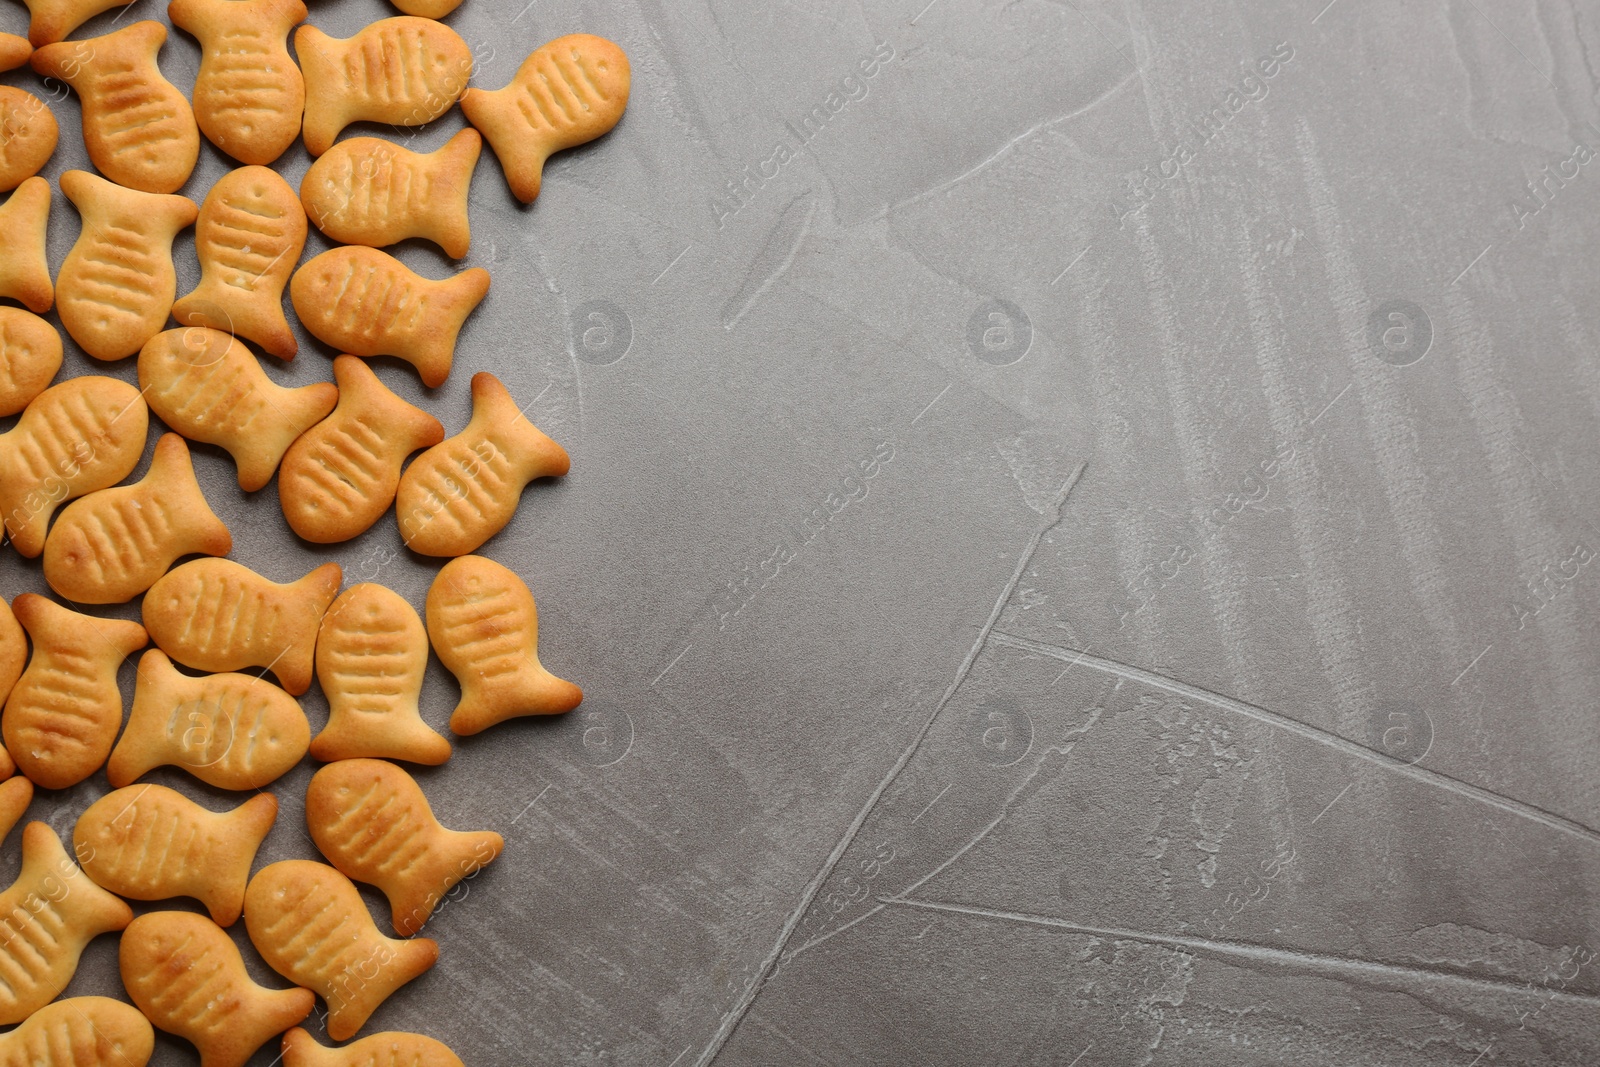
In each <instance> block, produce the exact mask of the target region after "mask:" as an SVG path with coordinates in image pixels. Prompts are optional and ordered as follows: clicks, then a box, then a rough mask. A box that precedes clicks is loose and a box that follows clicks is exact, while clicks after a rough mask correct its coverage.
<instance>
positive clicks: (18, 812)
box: [0, 600, 33, 1062]
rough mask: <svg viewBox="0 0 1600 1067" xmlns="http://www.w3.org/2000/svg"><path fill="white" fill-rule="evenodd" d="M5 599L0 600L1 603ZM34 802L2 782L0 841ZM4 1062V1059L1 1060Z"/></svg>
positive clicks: (20, 781) (22, 787)
mask: <svg viewBox="0 0 1600 1067" xmlns="http://www.w3.org/2000/svg"><path fill="white" fill-rule="evenodd" d="M3 603H5V601H3V600H0V604H3ZM32 803H33V783H32V782H30V781H28V780H27V779H26V778H23V777H21V776H20V775H19V776H18V777H16V778H7V779H6V780H5V781H4V782H0V841H3V840H5V837H6V835H7V834H9V833H11V830H12V827H14V826H16V825H17V823H19V822H21V821H22V817H23V816H24V815H26V814H27V812H28V805H29V804H32ZM0 1062H4V1061H0Z"/></svg>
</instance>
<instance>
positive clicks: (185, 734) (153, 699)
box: [106, 648, 311, 789]
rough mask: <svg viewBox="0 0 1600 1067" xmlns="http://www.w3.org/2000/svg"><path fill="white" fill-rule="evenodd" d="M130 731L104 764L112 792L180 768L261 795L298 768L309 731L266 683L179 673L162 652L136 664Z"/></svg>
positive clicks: (295, 707) (296, 708)
mask: <svg viewBox="0 0 1600 1067" xmlns="http://www.w3.org/2000/svg"><path fill="white" fill-rule="evenodd" d="M138 677H139V680H138V682H137V684H136V685H135V686H134V690H133V710H132V711H131V712H129V713H128V728H127V729H126V730H124V731H123V732H122V739H121V740H119V741H118V742H117V747H116V748H114V749H112V751H111V758H110V759H109V760H107V761H106V779H107V780H108V781H109V782H110V783H111V784H112V785H113V786H114V787H116V788H119V789H120V788H121V787H123V786H125V785H130V784H132V783H133V782H134V781H135V780H137V779H138V778H139V777H140V776H141V775H143V774H145V773H147V772H149V771H151V770H153V769H155V768H156V767H169V766H170V767H178V768H181V769H183V770H185V771H188V772H189V773H190V774H192V775H194V776H195V777H196V778H198V779H200V780H201V781H202V782H205V783H206V784H207V785H214V786H216V787H217V788H218V789H260V788H261V787H262V786H264V785H267V784H269V783H271V782H274V781H276V780H277V779H278V778H280V777H282V776H283V775H284V774H286V773H288V772H289V771H290V770H292V769H293V768H294V765H295V764H297V763H299V762H300V757H302V756H304V755H305V754H306V746H307V745H309V744H310V743H311V724H310V723H308V722H306V713H305V712H303V711H301V710H300V704H299V702H298V701H296V700H295V699H294V697H292V696H290V695H289V694H288V693H285V692H284V691H283V690H282V689H279V688H278V687H277V686H275V685H273V684H272V683H271V682H269V681H267V680H266V679H265V678H256V677H253V676H252V675H248V674H207V675H202V676H201V677H198V678H196V677H194V676H193V675H188V674H184V673H182V672H180V671H179V670H178V669H177V668H176V667H174V666H173V665H172V661H171V660H170V659H168V658H167V657H166V655H165V654H164V653H162V652H161V651H160V650H159V649H154V648H152V649H151V650H150V651H149V652H146V653H145V654H144V656H143V657H142V658H141V659H140V660H139V676H138Z"/></svg>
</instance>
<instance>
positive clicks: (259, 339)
mask: <svg viewBox="0 0 1600 1067" xmlns="http://www.w3.org/2000/svg"><path fill="white" fill-rule="evenodd" d="M210 2H216V3H229V4H232V3H248V2H250V0H210ZM305 244H306V213H305V210H304V209H303V208H301V206H300V198H299V197H298V196H296V195H295V194H294V190H293V189H291V188H289V183H288V182H286V181H284V180H283V179H282V178H281V177H279V175H278V172H277V171H275V170H270V169H268V168H267V167H240V168H239V169H238V170H236V171H233V172H231V173H229V174H226V175H224V176H223V177H222V178H220V179H219V180H218V181H217V184H215V185H213V186H212V187H211V191H210V192H209V193H207V194H206V198H205V201H204V202H203V203H201V205H200V217H199V221H197V222H196V223H195V227H194V248H195V254H196V255H197V256H198V257H199V259H200V284H199V285H197V286H195V288H194V291H193V292H191V293H189V294H188V295H187V296H183V297H180V298H179V299H178V301H177V302H176V303H174V304H173V305H172V317H173V318H175V319H177V320H178V321H179V322H181V323H183V324H184V325H185V326H209V327H211V328H212V329H215V330H223V331H225V332H227V333H232V334H237V335H239V336H240V337H243V338H246V339H247V340H250V341H254V342H255V343H256V344H258V345H260V346H261V347H262V349H263V350H265V351H267V352H270V353H271V354H272V355H274V356H277V357H278V358H279V359H293V358H294V355H295V352H296V351H298V350H299V347H300V345H299V342H297V341H296V340H295V339H294V333H293V332H292V331H291V330H290V329H289V323H288V321H287V320H286V319H285V318H284V317H283V287H284V286H286V285H288V284H289V275H290V274H292V273H293V272H294V265H295V264H296V263H298V262H300V250H301V249H302V248H304V247H305Z"/></svg>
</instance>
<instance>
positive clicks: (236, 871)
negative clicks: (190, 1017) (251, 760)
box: [72, 785, 303, 1044]
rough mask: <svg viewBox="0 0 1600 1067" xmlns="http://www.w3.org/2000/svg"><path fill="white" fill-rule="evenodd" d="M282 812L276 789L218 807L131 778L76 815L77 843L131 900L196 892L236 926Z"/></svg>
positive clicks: (106, 883) (107, 881) (86, 861)
mask: <svg viewBox="0 0 1600 1067" xmlns="http://www.w3.org/2000/svg"><path fill="white" fill-rule="evenodd" d="M277 817H278V800H277V798H276V797H274V796H273V795H272V794H271V793H258V794H256V795H255V796H253V797H251V798H250V799H249V800H247V801H245V802H244V803H243V804H241V805H239V806H238V807H237V808H234V809H233V810H232V811H221V812H218V811H211V810H209V809H207V808H202V807H201V806H200V805H199V804H196V803H195V802H194V801H192V800H190V799H189V798H188V797H186V796H184V795H183V794H182V793H180V792H178V791H177V790H176V789H168V788H167V787H166V786H163V785H130V786H127V787H125V788H122V789H116V790H113V791H112V792H110V793H107V794H106V795H105V796H103V797H101V798H100V799H99V800H97V801H95V802H94V803H93V804H90V805H89V807H88V809H87V810H86V811H85V812H84V813H83V814H82V815H80V816H78V823H77V825H76V826H75V827H73V830H72V847H73V850H74V851H75V852H76V853H77V856H78V862H79V863H81V864H82V865H83V873H85V874H87V875H88V876H89V877H90V878H93V879H94V880H95V883H96V884H97V885H99V886H100V887H101V888H103V889H109V890H111V891H112V892H113V893H115V894H117V895H118V896H120V897H127V898H128V899H129V900H167V899H169V898H171V897H193V898H194V899H196V900H198V901H199V902H200V903H202V904H204V905H205V906H206V910H207V911H208V912H210V913H211V918H212V921H214V922H215V923H217V924H218V925H220V926H232V925H233V924H234V922H236V921H237V920H238V918H239V913H240V912H241V911H243V910H244V887H245V885H246V884H247V883H248V882H249V881H250V863H251V861H252V860H254V859H255V856H256V850H257V849H259V848H260V847H261V842H262V841H263V840H264V839H265V838H266V836H267V833H268V831H270V830H271V829H272V823H273V820H275V819H276V818H277ZM124 941H126V938H124ZM302 1018H303V1016H302ZM162 1029H163V1030H165V1029H170V1027H162ZM282 1029H283V1028H282V1027H279V1028H278V1030H282ZM278 1030H275V1031H273V1032H274V1033H277V1032H278ZM258 1044H259V1042H258Z"/></svg>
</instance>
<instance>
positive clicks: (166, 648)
mask: <svg viewBox="0 0 1600 1067" xmlns="http://www.w3.org/2000/svg"><path fill="white" fill-rule="evenodd" d="M342 575H343V572H342V571H341V570H340V569H339V565H338V564H337V563H324V564H323V565H322V566H320V567H318V568H317V569H316V570H314V571H312V572H311V573H310V574H307V575H306V576H305V577H304V578H301V579H300V580H299V581H296V582H289V583H287V584H283V585H279V584H278V583H277V582H271V581H268V580H267V579H265V578H263V577H261V575H259V574H257V573H256V572H255V571H253V570H251V569H250V568H249V567H246V566H243V565H242V564H238V563H235V562H233V560H231V559H197V560H192V561H190V562H188V563H185V564H184V565H183V566H181V567H178V568H176V569H174V570H171V571H168V572H167V573H166V575H165V576H163V577H162V578H161V579H160V580H159V581H157V582H156V583H155V584H154V585H152V586H151V587H150V591H149V592H148V593H146V594H145V597H144V624H145V626H146V627H147V628H148V629H149V631H150V639H151V640H152V641H154V642H155V643H156V647H158V648H160V649H161V651H163V652H165V653H166V654H167V655H169V656H171V657H172V658H173V659H175V660H177V661H178V662H179V663H182V664H183V665H184V666H186V667H193V668H194V669H195V670H197V671H236V670H240V669H241V668H244V667H265V668H267V669H268V670H270V671H271V672H272V673H273V674H276V675H277V676H278V681H279V682H281V683H282V684H283V688H284V689H285V690H286V691H287V692H288V693H289V695H290V696H299V695H300V694H301V693H304V692H305V691H306V690H307V689H309V688H311V667H312V656H313V650H314V649H315V648H316V644H317V627H318V626H319V625H320V624H321V623H322V615H323V612H325V611H327V610H328V605H329V604H331V603H333V598H334V596H335V595H336V594H337V593H338V592H339V582H340V580H341V578H342Z"/></svg>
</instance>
